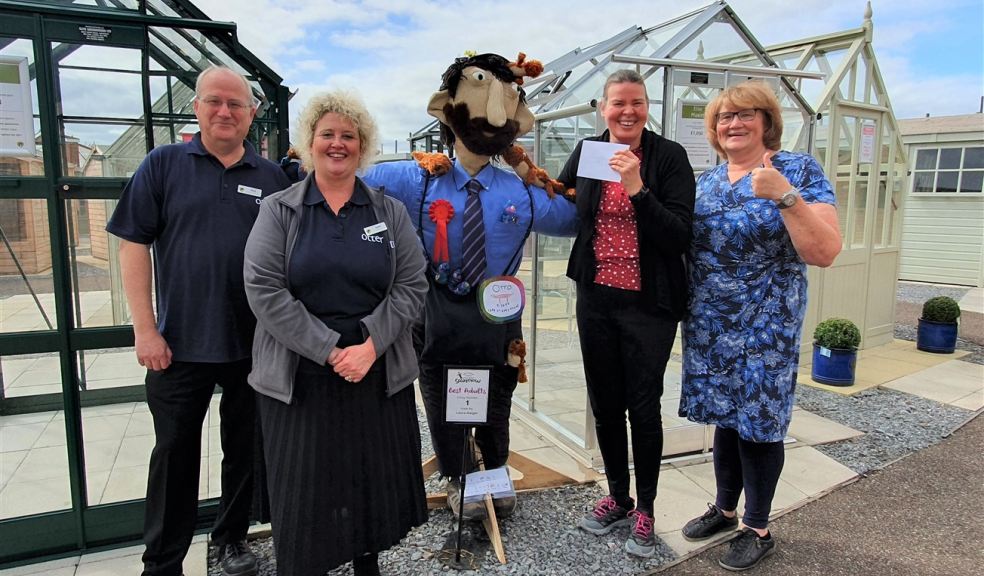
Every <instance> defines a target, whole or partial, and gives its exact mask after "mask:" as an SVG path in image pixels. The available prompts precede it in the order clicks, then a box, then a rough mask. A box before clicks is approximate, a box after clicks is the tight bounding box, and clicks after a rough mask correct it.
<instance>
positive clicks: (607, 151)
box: [577, 140, 629, 182]
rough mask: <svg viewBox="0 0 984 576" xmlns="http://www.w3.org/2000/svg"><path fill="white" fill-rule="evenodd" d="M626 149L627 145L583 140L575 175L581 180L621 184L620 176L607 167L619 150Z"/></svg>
mask: <svg viewBox="0 0 984 576" xmlns="http://www.w3.org/2000/svg"><path fill="white" fill-rule="evenodd" d="M628 149H629V145H628V144H616V143H614V142H595V141H594V140H585V141H584V142H582V143H581V159H580V160H579V161H578V164H577V175H578V176H580V177H582V178H594V179H595V180H605V181H608V182H621V181H622V176H620V175H619V173H618V172H616V171H614V170H612V167H611V166H609V165H608V161H609V160H611V159H612V156H614V155H615V153H616V152H618V151H619V150H628Z"/></svg>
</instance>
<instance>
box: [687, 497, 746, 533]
mask: <svg viewBox="0 0 984 576" xmlns="http://www.w3.org/2000/svg"><path fill="white" fill-rule="evenodd" d="M737 525H738V515H737V514H735V515H734V516H732V517H731V518H728V517H727V516H725V515H724V513H722V512H721V509H720V508H718V507H717V506H715V505H714V504H711V503H709V502H708V504H707V512H705V513H704V515H703V516H698V517H697V518H694V519H693V520H691V521H690V522H687V525H686V526H684V527H683V538H684V539H685V540H690V541H691V542H693V541H696V540H706V539H707V538H710V537H711V536H714V535H715V534H717V533H718V532H723V531H725V530H731V529H733V528H734V527H735V526H737Z"/></svg>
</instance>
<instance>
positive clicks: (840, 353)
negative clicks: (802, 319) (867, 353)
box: [810, 344, 858, 386]
mask: <svg viewBox="0 0 984 576" xmlns="http://www.w3.org/2000/svg"><path fill="white" fill-rule="evenodd" d="M857 363H858V351H857V350H843V349H839V348H823V347H821V346H819V345H817V344H814V345H813V370H812V374H811V375H810V376H811V377H812V378H813V381H814V382H819V383H821V384H829V385H830V386H851V385H852V384H854V367H855V366H856V365H857Z"/></svg>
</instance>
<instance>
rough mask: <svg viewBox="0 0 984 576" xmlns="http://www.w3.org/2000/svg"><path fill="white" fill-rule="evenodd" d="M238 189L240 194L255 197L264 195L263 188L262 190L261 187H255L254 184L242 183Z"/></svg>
mask: <svg viewBox="0 0 984 576" xmlns="http://www.w3.org/2000/svg"><path fill="white" fill-rule="evenodd" d="M236 191H237V192H239V193H240V194H245V195H247V196H253V197H254V198H259V197H260V196H263V190H260V189H259V188H253V187H252V186H246V185H244V184H240V185H239V189H238V190H236Z"/></svg>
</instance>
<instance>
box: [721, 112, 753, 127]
mask: <svg viewBox="0 0 984 576" xmlns="http://www.w3.org/2000/svg"><path fill="white" fill-rule="evenodd" d="M758 110H759V109H758V108H748V109H747V110H739V111H737V112H721V113H719V114H718V115H717V122H718V124H719V125H721V126H724V125H726V124H731V121H732V120H734V119H735V116H737V117H738V120H740V121H741V122H751V121H752V120H754V119H755V113H756V112H758Z"/></svg>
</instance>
